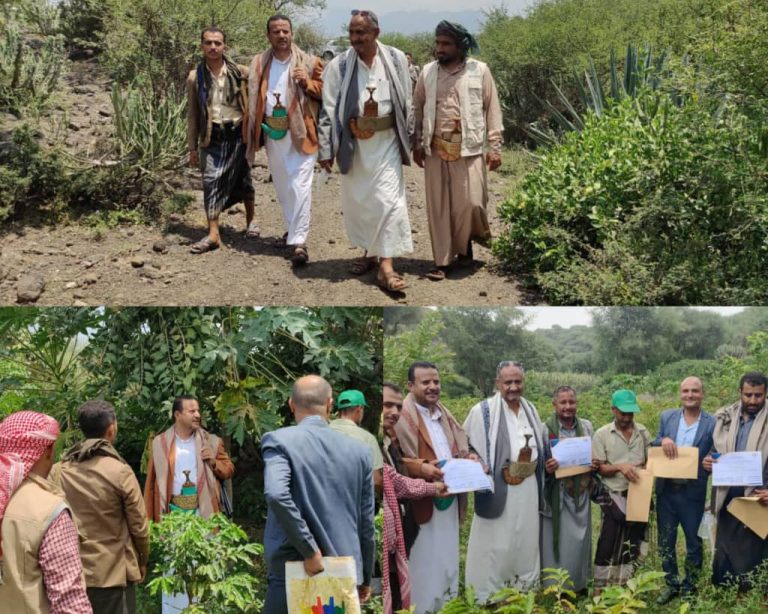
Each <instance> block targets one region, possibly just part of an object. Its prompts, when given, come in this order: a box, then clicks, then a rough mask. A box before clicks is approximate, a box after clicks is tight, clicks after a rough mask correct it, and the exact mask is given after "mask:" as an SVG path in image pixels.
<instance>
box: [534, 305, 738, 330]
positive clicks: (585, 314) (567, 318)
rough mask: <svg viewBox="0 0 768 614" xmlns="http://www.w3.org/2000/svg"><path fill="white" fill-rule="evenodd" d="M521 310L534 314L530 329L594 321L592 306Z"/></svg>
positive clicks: (728, 311)
mask: <svg viewBox="0 0 768 614" xmlns="http://www.w3.org/2000/svg"><path fill="white" fill-rule="evenodd" d="M665 309H676V307H666V308H665ZM694 309H701V310H704V311H714V312H716V313H719V314H721V315H724V316H729V315H733V314H735V313H738V312H740V311H743V309H744V307H695V308H694ZM520 310H521V311H524V312H525V313H526V314H527V315H531V316H532V318H531V321H530V322H529V323H528V325H527V326H526V328H528V329H529V330H535V329H537V328H552V327H553V326H555V325H559V326H562V327H563V328H570V327H571V326H578V325H580V324H583V325H584V326H589V325H590V324H591V323H592V317H591V315H590V312H591V310H592V308H591V307H520Z"/></svg>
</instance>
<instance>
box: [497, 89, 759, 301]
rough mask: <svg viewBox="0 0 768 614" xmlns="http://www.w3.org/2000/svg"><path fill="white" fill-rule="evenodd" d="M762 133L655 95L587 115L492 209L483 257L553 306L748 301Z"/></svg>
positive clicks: (753, 274)
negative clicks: (502, 226)
mask: <svg viewBox="0 0 768 614" xmlns="http://www.w3.org/2000/svg"><path fill="white" fill-rule="evenodd" d="M765 132H766V128H765V127H764V126H762V125H761V124H759V123H756V121H755V120H751V119H750V118H749V117H748V116H746V115H744V114H743V113H741V111H740V109H738V108H735V107H733V106H731V107H729V108H726V110H725V111H724V112H723V113H722V114H721V115H718V114H713V112H712V110H711V108H708V107H707V106H706V105H705V104H702V103H701V102H699V101H697V100H696V99H692V100H690V101H689V102H687V103H685V104H684V105H682V106H681V107H677V106H675V105H674V104H672V103H671V102H670V100H669V98H668V97H667V96H666V95H665V94H663V93H659V92H645V93H644V94H642V95H641V96H640V98H639V99H634V100H632V99H624V100H622V101H619V102H617V103H614V104H612V105H611V106H610V107H609V108H607V109H606V110H605V112H604V113H603V116H602V117H597V116H595V115H594V114H592V113H587V115H586V118H585V128H584V130H583V131H581V132H572V133H569V134H567V135H566V137H565V138H564V140H563V142H562V144H561V145H559V146H556V147H554V148H552V149H551V150H549V151H546V152H544V153H543V154H541V156H540V159H539V166H538V167H537V168H536V169H535V170H533V171H532V172H531V173H530V174H529V175H528V176H526V177H525V179H524V180H523V181H522V182H521V184H520V186H519V189H518V190H517V191H516V193H515V194H514V195H513V196H512V198H511V199H509V200H508V201H506V202H505V203H503V204H502V206H501V207H500V215H501V217H502V219H503V220H504V221H505V222H506V223H507V228H506V231H505V232H504V233H503V235H502V236H501V237H500V238H499V240H498V241H497V242H496V244H495V245H494V249H495V252H496V254H497V255H498V256H499V257H500V258H501V259H502V260H503V261H505V262H506V264H507V265H508V266H509V267H510V268H512V269H514V270H517V271H518V272H522V273H530V274H531V275H532V276H533V279H534V280H535V282H536V283H538V284H540V286H541V287H542V288H543V290H544V293H545V295H546V296H547V298H548V299H549V300H550V301H552V302H554V303H586V304H618V303H621V304H648V303H657V304H698V303H702V304H706V303H713V304H729V303H735V304H744V303H754V302H759V301H760V300H761V299H764V297H765V296H766V291H765V289H764V283H763V281H762V278H763V271H764V270H765V267H766V265H768V242H766V241H765V234H764V232H763V231H762V228H763V227H764V225H765V222H766V211H767V210H766V203H767V201H768V193H766V190H765V182H766V179H767V178H768V156H766V152H765V150H764V149H763V148H762V142H763V140H764V139H765Z"/></svg>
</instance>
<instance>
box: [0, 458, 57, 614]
mask: <svg viewBox="0 0 768 614" xmlns="http://www.w3.org/2000/svg"><path fill="white" fill-rule="evenodd" d="M65 509H69V508H68V507H67V504H66V502H65V501H64V493H63V492H61V491H60V490H59V489H58V488H57V487H56V486H54V485H53V484H52V483H51V482H49V481H48V480H45V479H43V478H41V477H40V476H38V475H35V474H33V473H31V474H30V475H29V477H28V478H27V479H26V480H24V481H23V482H22V483H21V486H19V488H18V489H17V490H16V492H15V493H13V495H12V496H11V500H10V501H9V502H8V507H7V508H6V509H5V516H4V517H3V521H2V533H3V559H4V560H3V572H4V574H5V584H3V585H0V603H1V604H2V611H3V613H4V614H47V612H48V611H49V608H48V597H47V596H46V594H45V585H44V584H43V571H42V569H40V565H39V563H38V560H37V557H38V552H39V550H40V544H41V543H42V541H43V536H44V535H45V532H46V531H47V530H48V527H49V526H50V525H51V523H52V522H53V521H54V520H55V519H56V518H57V517H58V515H59V514H60V513H61V512H62V510H65Z"/></svg>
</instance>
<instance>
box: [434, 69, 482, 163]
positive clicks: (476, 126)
mask: <svg viewBox="0 0 768 614" xmlns="http://www.w3.org/2000/svg"><path fill="white" fill-rule="evenodd" d="M437 69H438V63H437V62H430V63H429V64H427V65H426V66H425V67H424V71H423V74H424V94H425V101H424V115H423V122H422V146H423V147H424V151H425V152H426V154H427V155H429V154H430V153H431V148H432V136H433V135H434V132H435V116H436V114H437ZM487 71H488V66H486V64H484V63H483V62H480V61H479V60H474V59H472V58H468V59H467V65H466V68H465V69H464V74H463V75H461V77H459V80H458V81H457V83H456V85H457V87H458V90H459V104H460V105H461V155H462V157H467V156H477V155H480V154H482V153H483V146H484V144H485V133H486V130H485V110H484V109H483V75H484V74H485V73H486V72H487Z"/></svg>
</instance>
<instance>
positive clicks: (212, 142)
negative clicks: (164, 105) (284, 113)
mask: <svg viewBox="0 0 768 614" xmlns="http://www.w3.org/2000/svg"><path fill="white" fill-rule="evenodd" d="M200 41H201V43H200V49H201V50H202V52H203V56H204V59H203V61H201V62H200V63H199V64H198V65H197V67H196V68H193V69H192V70H191V71H189V76H188V77H187V146H188V147H189V165H190V166H191V167H193V168H196V167H199V168H200V170H201V171H202V173H203V202H204V205H205V214H206V217H207V218H208V235H207V236H206V237H204V238H202V239H201V240H200V241H198V242H197V243H195V244H194V245H192V248H191V250H190V251H191V252H192V253H193V254H202V253H204V252H209V251H212V250H214V249H218V248H219V246H220V245H221V237H220V235H219V215H220V214H221V212H222V210H223V209H226V208H227V207H231V206H232V205H234V204H236V203H239V202H240V201H242V202H243V204H244V205H245V223H246V230H245V236H246V237H249V238H255V237H258V236H259V227H258V226H257V225H256V224H255V222H254V221H253V213H254V191H253V184H252V183H251V169H250V168H249V166H248V162H247V160H246V158H245V153H246V151H245V142H246V138H245V137H246V136H247V132H246V124H247V122H244V121H243V115H244V114H245V113H246V112H247V109H248V101H247V91H246V90H247V84H246V75H247V72H248V68H247V67H246V66H240V65H238V64H235V63H234V62H233V61H232V60H230V59H229V57H227V55H226V54H225V52H226V50H227V40H226V37H225V35H224V32H222V31H221V30H219V29H218V28H214V27H211V28H206V29H205V30H203V32H202V34H201V35H200ZM198 147H199V153H198Z"/></svg>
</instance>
